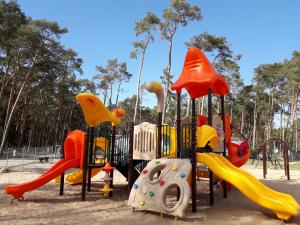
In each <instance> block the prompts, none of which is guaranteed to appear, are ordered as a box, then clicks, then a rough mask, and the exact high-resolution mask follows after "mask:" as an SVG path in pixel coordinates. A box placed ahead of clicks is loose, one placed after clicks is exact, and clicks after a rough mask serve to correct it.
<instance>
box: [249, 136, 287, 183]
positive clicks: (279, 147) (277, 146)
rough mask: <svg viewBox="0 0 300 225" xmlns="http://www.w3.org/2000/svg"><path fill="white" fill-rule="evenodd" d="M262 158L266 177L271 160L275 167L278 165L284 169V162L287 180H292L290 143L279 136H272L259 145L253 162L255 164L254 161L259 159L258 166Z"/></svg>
mask: <svg viewBox="0 0 300 225" xmlns="http://www.w3.org/2000/svg"><path fill="white" fill-rule="evenodd" d="M260 158H262V160H263V177H264V178H266V175H267V169H268V166H267V164H268V162H270V163H271V164H272V166H273V167H274V168H275V169H277V168H278V167H279V168H280V169H282V162H283V168H284V174H285V175H286V177H287V180H290V168H289V153H288V145H287V143H286V142H285V141H283V140H282V139H279V138H271V139H268V140H266V141H265V142H264V143H262V144H259V145H257V146H256V150H255V151H254V157H253V160H252V162H251V164H252V165H253V164H254V161H255V160H257V163H256V167H257V165H258V162H259V160H260Z"/></svg>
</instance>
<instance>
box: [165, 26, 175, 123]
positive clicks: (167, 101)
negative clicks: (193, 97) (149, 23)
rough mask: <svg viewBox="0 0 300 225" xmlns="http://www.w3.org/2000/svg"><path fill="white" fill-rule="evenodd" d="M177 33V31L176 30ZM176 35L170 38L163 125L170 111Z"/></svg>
mask: <svg viewBox="0 0 300 225" xmlns="http://www.w3.org/2000/svg"><path fill="white" fill-rule="evenodd" d="M175 31H176V30H175ZM175 31H174V33H173V34H172V35H171V37H170V42H169V61H168V66H167V68H166V71H165V82H166V84H165V93H164V94H165V96H164V107H163V114H162V123H163V124H164V121H165V117H166V112H167V109H168V103H169V90H170V83H171V66H172V48H173V36H174V34H175Z"/></svg>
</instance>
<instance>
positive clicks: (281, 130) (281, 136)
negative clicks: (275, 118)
mask: <svg viewBox="0 0 300 225" xmlns="http://www.w3.org/2000/svg"><path fill="white" fill-rule="evenodd" d="M282 120H283V104H281V107H280V128H279V137H280V139H283V135H282V134H283V121H282Z"/></svg>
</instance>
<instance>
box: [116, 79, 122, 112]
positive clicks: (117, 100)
mask: <svg viewBox="0 0 300 225" xmlns="http://www.w3.org/2000/svg"><path fill="white" fill-rule="evenodd" d="M121 84H122V81H121V80H120V82H119V86H118V92H117V97H116V106H118V103H119V94H120V91H121Z"/></svg>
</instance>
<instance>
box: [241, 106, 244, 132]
mask: <svg viewBox="0 0 300 225" xmlns="http://www.w3.org/2000/svg"><path fill="white" fill-rule="evenodd" d="M243 131H244V109H242V122H241V133H243Z"/></svg>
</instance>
